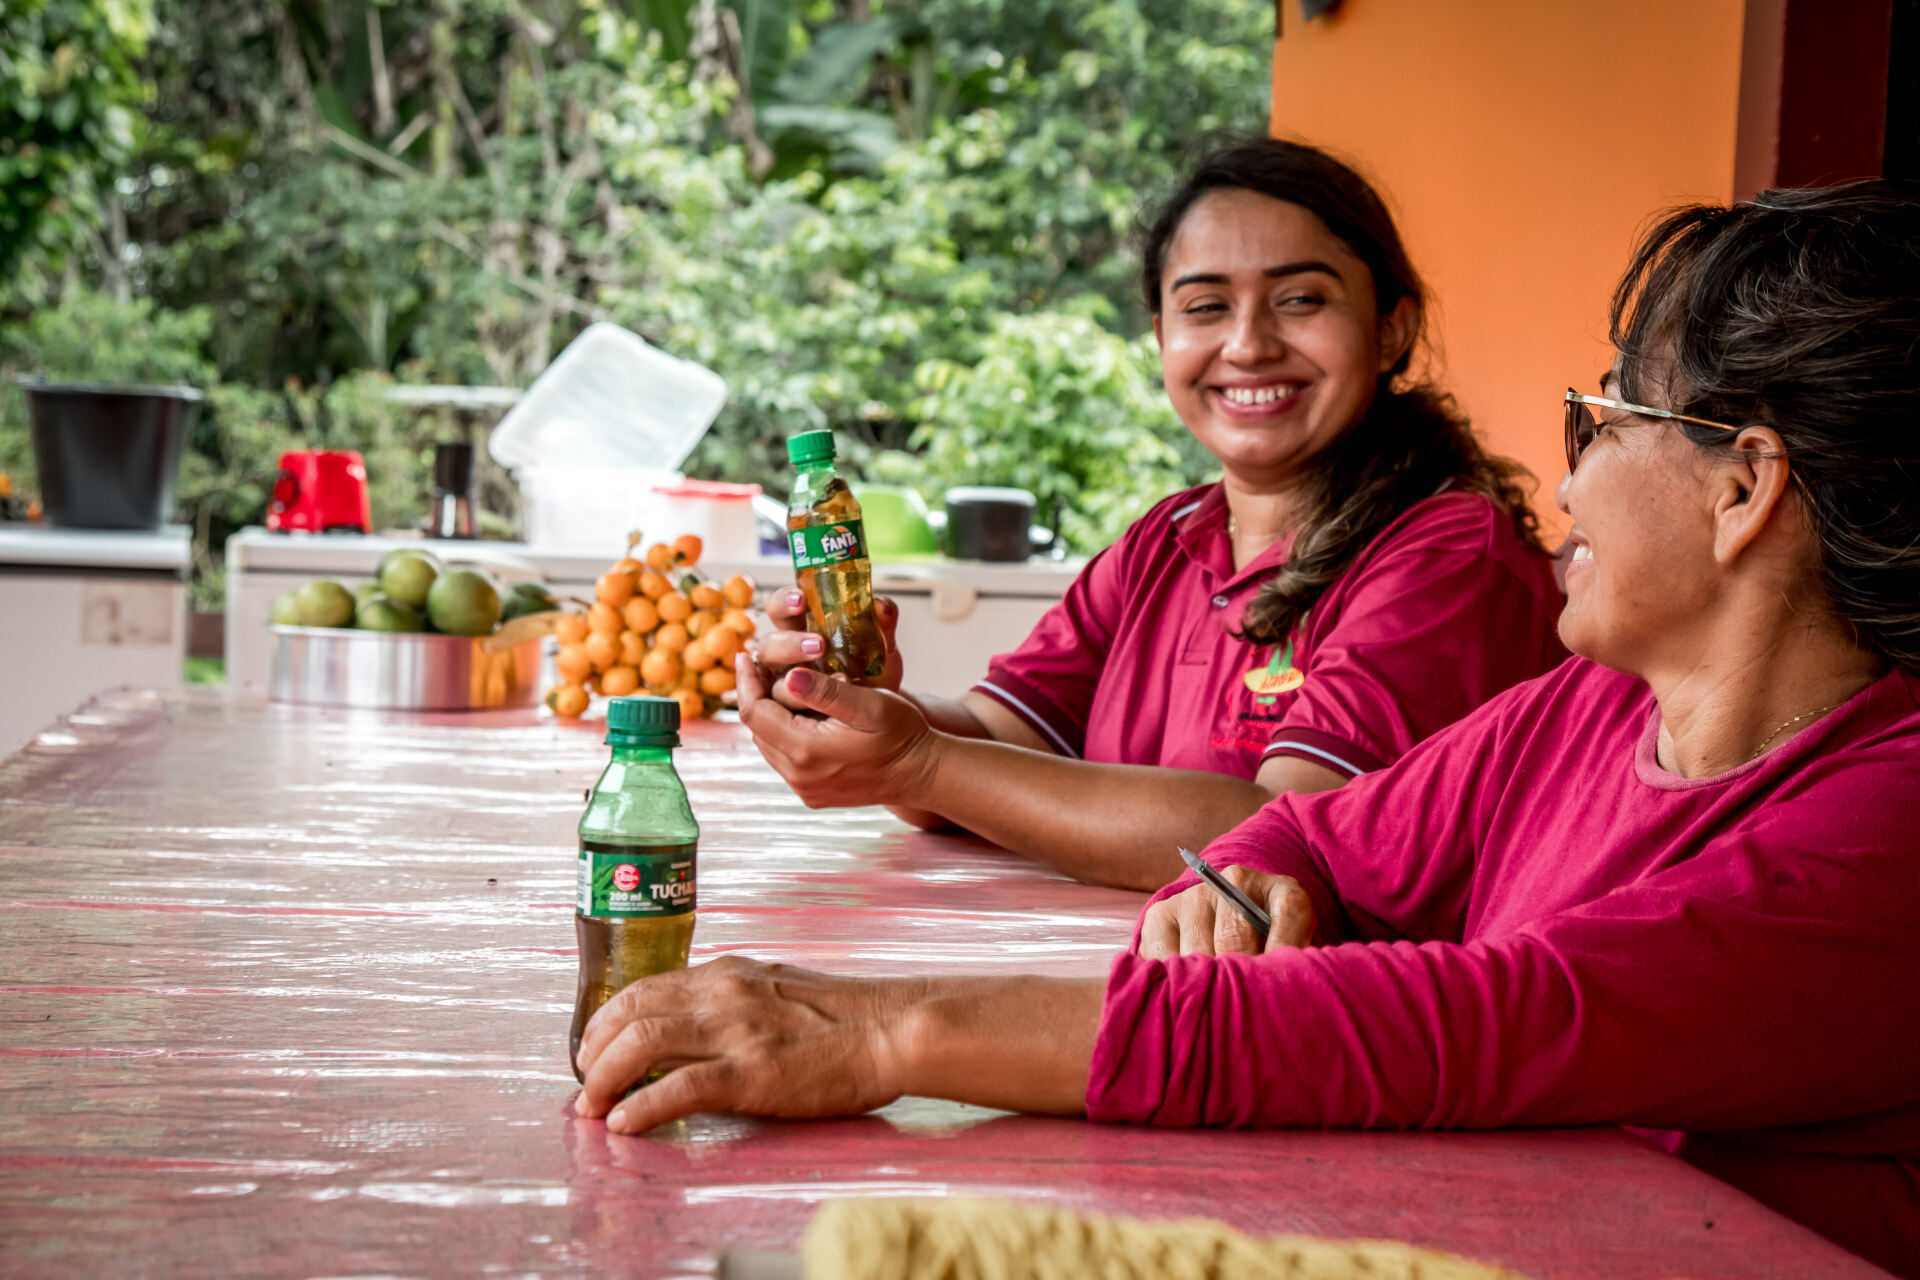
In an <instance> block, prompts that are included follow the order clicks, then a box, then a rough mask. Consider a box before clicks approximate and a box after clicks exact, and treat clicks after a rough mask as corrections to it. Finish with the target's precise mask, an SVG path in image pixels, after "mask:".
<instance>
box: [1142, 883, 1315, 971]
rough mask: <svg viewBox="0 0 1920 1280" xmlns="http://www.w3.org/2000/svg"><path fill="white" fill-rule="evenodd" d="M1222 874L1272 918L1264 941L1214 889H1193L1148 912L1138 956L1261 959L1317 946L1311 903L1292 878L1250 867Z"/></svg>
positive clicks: (1167, 900)
mask: <svg viewBox="0 0 1920 1280" xmlns="http://www.w3.org/2000/svg"><path fill="white" fill-rule="evenodd" d="M1220 874H1221V875H1222V876H1224V877H1226V879H1227V880H1228V882H1229V883H1231V884H1233V885H1234V886H1235V887H1236V888H1238V889H1240V890H1242V891H1244V892H1245V893H1246V895H1247V896H1248V897H1249V898H1252V899H1253V900H1254V901H1255V902H1258V903H1260V904H1261V905H1262V906H1264V907H1265V908H1266V909H1267V914H1268V915H1269V916H1271V917H1272V918H1273V928H1272V930H1271V931H1269V932H1268V934H1267V936H1266V937H1265V938H1257V937H1255V936H1254V932H1253V927H1252V926H1251V925H1249V924H1248V923H1247V922H1246V921H1245V920H1244V919H1242V918H1241V915H1240V913H1239V912H1238V911H1235V910H1234V909H1233V906H1232V904H1230V903H1229V902H1228V901H1227V900H1226V899H1225V898H1223V897H1221V896H1220V894H1219V893H1218V891H1216V890H1215V889H1214V888H1213V887H1212V886H1211V885H1208V884H1195V885H1193V886H1191V887H1190V888H1188V889H1186V890H1184V891H1183V892H1181V893H1176V894H1174V895H1173V896H1172V897H1170V898H1162V899H1161V900H1160V901H1158V902H1156V903H1154V904H1153V905H1152V906H1151V907H1148V908H1147V914H1146V918H1145V919H1144V920H1142V921H1141V922H1140V954H1141V955H1142V956H1145V957H1146V958H1147V959H1149V960H1164V959H1166V958H1167V957H1168V956H1193V955H1199V956H1224V955H1235V954H1238V955H1249V956H1257V955H1259V954H1261V953H1262V952H1265V951H1273V950H1276V949H1278V948H1280V947H1310V946H1312V945H1313V944H1314V942H1315V941H1316V936H1317V929H1318V926H1317V922H1316V921H1315V919H1314V914H1313V900H1312V899H1311V898H1309V897H1307V891H1306V890H1305V889H1302V888H1301V887H1300V882H1299V881H1298V880H1295V879H1294V878H1293V877H1292V876H1276V875H1268V874H1267V873H1266V872H1264V871H1252V870H1249V869H1248V868H1246V867H1238V866H1230V867H1225V868H1222V870H1221V872H1220Z"/></svg>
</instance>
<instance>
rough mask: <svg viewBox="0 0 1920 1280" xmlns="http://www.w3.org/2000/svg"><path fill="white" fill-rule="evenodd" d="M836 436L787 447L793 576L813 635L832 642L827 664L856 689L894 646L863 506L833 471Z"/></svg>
mask: <svg viewBox="0 0 1920 1280" xmlns="http://www.w3.org/2000/svg"><path fill="white" fill-rule="evenodd" d="M833 454H834V449H833V432H831V431H803V432H801V433H800V434H799V435H797V436H794V437H792V438H791V439H789V440H788V441H787V457H788V458H790V459H792V461H793V465H794V466H795V467H796V468H797V469H798V470H799V474H798V475H797V476H795V477H794V480H793V496H792V497H790V498H788V499H787V540H788V541H789V542H790V543H791V544H792V546H793V576H794V579H795V581H796V582H797V584H798V585H799V587H800V590H801V591H802V592H804V593H805V595H806V597H807V630H809V631H811V632H813V633H814V634H816V635H818V636H820V637H822V638H823V639H825V640H826V642H827V652H826V655H825V656H824V657H823V658H822V659H821V662H820V665H821V666H822V667H824V668H825V669H826V670H828V671H837V672H839V673H840V674H841V675H844V676H845V677H846V678H847V679H849V680H851V681H853V682H854V683H855V684H861V683H864V682H866V681H869V680H873V679H875V678H876V677H878V676H879V675H880V673H881V672H882V671H883V670H884V669H885V668H886V665H887V640H886V637H885V636H884V635H882V634H881V631H880V621H879V619H878V618H876V617H875V616H874V612H873V566H872V565H871V564H870V563H868V560H867V535H866V533H865V531H864V530H862V529H861V527H860V503H859V501H858V500H857V499H856V498H855V497H854V496H853V491H852V490H851V489H849V488H847V482H846V481H845V480H842V479H841V478H840V477H839V476H837V475H835V474H834V471H833Z"/></svg>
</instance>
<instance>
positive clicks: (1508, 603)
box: [974, 484, 1566, 778]
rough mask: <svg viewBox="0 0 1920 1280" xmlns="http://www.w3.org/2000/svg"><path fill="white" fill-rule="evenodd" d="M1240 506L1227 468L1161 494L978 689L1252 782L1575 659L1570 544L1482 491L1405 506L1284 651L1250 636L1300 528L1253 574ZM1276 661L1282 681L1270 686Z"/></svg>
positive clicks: (1384, 749)
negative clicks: (1269, 765)
mask: <svg viewBox="0 0 1920 1280" xmlns="http://www.w3.org/2000/svg"><path fill="white" fill-rule="evenodd" d="M1227 514H1228V513H1227V504H1226V497H1225V494H1224V492H1223V490H1222V488H1221V486H1220V485H1218V484H1211V485H1204V486H1202V487H1200V488H1198V489H1190V490H1188V491H1187V492H1185V493H1180V494H1176V495H1174V496H1173V497H1171V498H1168V499H1167V500H1166V501H1164V502H1162V503H1160V504H1159V505H1158V506H1156V507H1154V508H1153V510H1151V511H1149V512H1148V513H1147V514H1146V515H1145V516H1143V517H1141V519H1139V520H1138V521H1136V522H1135V523H1134V525H1133V526H1132V527H1131V528H1129V529H1128V530H1127V532H1126V533H1125V534H1124V535H1122V537H1121V538H1120V541H1118V542H1116V543H1115V544H1114V545H1113V546H1111V547H1109V548H1107V549H1106V550H1105V551H1103V552H1101V553H1100V554H1099V555H1097V556H1095V557H1094V558H1093V560H1092V561H1091V562H1090V563H1089V564H1088V565H1087V567H1086V569H1085V571H1084V572H1082V573H1081V574H1080V576H1079V578H1078V579H1077V580H1075V582H1074V584H1073V586H1072V587H1071V588H1069V589H1068V591H1067V595H1066V597H1065V598H1064V599H1063V600H1062V601H1061V602H1060V603H1059V604H1058V605H1056V606H1054V607H1053V608H1052V609H1051V610H1049V611H1048V612H1047V614H1046V616H1045V617H1043V618H1041V620H1040V622H1039V624H1038V625H1036V626H1035V627H1034V629H1033V633H1032V634H1031V635H1029V636H1028V637H1027V640H1026V643H1024V644H1022V645H1021V646H1020V647H1019V648H1018V649H1016V650H1014V651H1013V652H1012V653H1009V654H1003V655H1001V656H1000V657H998V658H995V659H994V661H993V663H992V665H991V666H990V667H989V668H988V670H987V678H986V679H985V680H983V681H981V682H980V683H979V684H978V685H976V686H974V687H975V689H976V690H978V691H979V692H981V693H984V694H986V695H988V696H989V697H991V698H994V699H995V700H997V701H999V702H1001V703H1003V704H1004V705H1006V706H1007V707H1008V708H1010V709H1011V710H1012V711H1013V712H1014V713H1015V714H1017V715H1019V716H1020V717H1022V718H1023V719H1025V720H1026V721H1027V722H1028V723H1029V724H1031V725H1032V726H1033V727H1034V728H1035V729H1037V730H1038V731H1039V732H1040V734H1041V736H1042V737H1044V738H1046V740H1047V741H1048V742H1050V743H1052V744H1053V746H1054V749H1055V750H1057V751H1059V752H1061V753H1062V754H1064V755H1069V756H1074V757H1079V758H1083V759H1087V760H1097V761H1103V762H1108V763H1118V764H1151V765H1162V766H1165V767H1168V768H1176V769H1202V770H1206V771H1207V772H1210V773H1224V774H1232V775H1236V776H1239V777H1243V778H1251V777H1253V776H1254V774H1256V773H1257V772H1259V769H1260V764H1261V761H1262V760H1263V759H1265V758H1266V757H1268V756H1272V755H1292V756H1299V757H1302V758H1304V759H1308V760H1312V761H1314V762H1316V763H1319V764H1323V765H1328V766H1330V767H1332V768H1334V769H1337V770H1339V771H1340V772H1342V773H1347V774H1359V773H1365V772H1368V771H1369V770H1373V769H1378V768H1380V767H1381V766H1383V765H1385V764H1388V763H1390V762H1391V761H1394V760H1397V759H1398V758H1399V757H1400V756H1401V755H1403V754H1404V753H1405V752H1406V751H1407V749H1408V748H1410V747H1411V746H1413V744H1414V743H1416V742H1419V741H1420V740H1421V739H1423V738H1425V737H1427V736H1428V735H1429V734H1431V733H1433V732H1435V731H1436V730H1438V729H1440V728H1442V727H1443V726H1445V725H1449V724H1451V723H1453V722H1454V721H1455V720H1458V719H1459V718H1460V717H1462V716H1464V715H1466V714H1467V713H1468V712H1469V711H1472V710H1473V709H1474V708H1475V707H1477V706H1479V705H1480V704H1481V703H1483V702H1485V701H1486V700H1487V699H1488V698H1491V697H1492V696H1493V695H1494V694H1496V693H1498V692H1500V691H1501V690H1502V689H1505V688H1507V687H1508V686H1510V685H1513V684H1517V683H1519V682H1520V681H1522V680H1529V679H1532V678H1533V677H1534V676H1537V675H1539V674H1541V673H1542V672H1544V671H1548V670H1551V669H1552V668H1553V667H1554V666H1555V665H1556V664H1557V663H1559V662H1560V661H1561V660H1562V659H1564V658H1565V657H1566V650H1565V649H1563V648H1562V647H1561V645H1560V641H1559V638H1558V636H1556V635H1555V634H1554V624H1555V622H1556V621H1557V620H1558V619H1559V616H1560V606H1561V604H1562V601H1563V597H1562V596H1561V594H1560V590H1559V588H1558V586H1557V585H1556V584H1555V582H1554V577H1553V562H1552V560H1551V559H1550V558H1549V557H1547V556H1544V555H1542V554H1540V553H1539V552H1537V551H1534V550H1533V549H1531V548H1530V547H1528V546H1527V544H1526V543H1525V542H1524V541H1522V540H1521V538H1520V536H1519V534H1518V533H1517V532H1515V530H1514V527H1513V522H1512V520H1511V519H1509V518H1508V516H1507V515H1506V513H1505V512H1503V511H1501V510H1500V509H1499V508H1497V507H1495V506H1494V505H1493V503H1491V502H1489V501H1488V500H1487V499H1485V498H1483V497H1480V496H1479V495H1477V494H1470V493H1446V492H1442V493H1439V494H1437V495H1435V496H1434V497H1431V498H1428V499H1426V500H1425V501H1423V502H1419V503H1416V504H1415V505H1414V506H1412V507H1411V508H1409V509H1408V510H1407V511H1405V512H1403V513H1402V514H1401V515H1400V517H1399V518H1398V519H1396V520H1395V521H1394V522H1393V523H1392V524H1391V525H1389V526H1387V528H1386V529H1384V530H1382V531H1381V533H1380V534H1379V535H1378V536H1376V537H1375V538H1374V539H1373V541H1372V542H1371V543H1370V544H1369V545H1368V546H1367V547H1366V548H1365V549H1364V550H1362V551H1361V553H1360V554H1359V555H1358V556H1357V557H1356V558H1355V559H1354V561H1353V563H1352V564H1350V565H1349V566H1348V567H1347V569H1346V570H1345V572H1343V573H1342V574H1341V575H1340V577H1339V578H1338V579H1337V580H1335V581H1334V583H1333V584H1332V585H1331V586H1329V587H1328V588H1327V590H1326V592H1325V593H1324V594H1322V595H1321V597H1320V599H1319V600H1318V601H1317V602H1316V603H1315V604H1314V606H1313V608H1312V609H1311V610H1309V611H1308V614H1307V617H1306V619H1305V620H1304V621H1303V622H1302V623H1301V624H1300V625H1299V626H1297V627H1295V628H1294V633H1293V635H1292V636H1291V637H1290V641H1289V643H1288V644H1285V645H1282V646H1280V647H1279V648H1280V652H1279V653H1276V652H1275V650H1274V648H1273V647H1270V646H1265V645H1253V644H1248V643H1247V642H1246V641H1244V640H1239V639H1236V638H1235V637H1234V635H1233V634H1232V633H1233V630H1234V629H1235V628H1237V627H1238V626H1239V624H1240V616H1241V612H1242V610H1243V609H1244V608H1245V607H1246V605H1247V604H1248V602H1249V601H1251V600H1252V599H1253V596H1254V594H1255V592H1256V591H1258V589H1259V587H1260V585H1261V584H1262V583H1263V582H1265V581H1267V580H1268V579H1269V578H1271V577H1272V576H1273V574H1274V573H1275V572H1276V571H1277V570H1278V569H1279V568H1280V566H1281V564H1282V563H1284V561H1285V559H1286V556H1287V552H1288V551H1289V549H1290V548H1291V545H1292V540H1291V539H1290V538H1289V539H1283V540H1282V541H1281V542H1279V543H1277V544H1276V545H1274V546H1273V547H1270V548H1269V549H1268V550H1267V551H1266V553H1265V554H1263V555H1261V556H1260V557H1259V558H1257V559H1255V560H1254V561H1253V562H1252V563H1250V564H1248V565H1247V566H1246V567H1245V568H1243V569H1241V570H1239V571H1237V572H1236V571H1235V570H1234V567H1233V547H1232V544H1231V542H1230V541H1229V539H1228V535H1227ZM1289 666H1290V667H1291V668H1292V669H1293V672H1294V673H1295V674H1292V675H1288V674H1287V673H1286V671H1285V668H1286V667H1289ZM1270 670H1272V671H1275V672H1276V674H1277V675H1279V676H1280V677H1281V678H1279V679H1277V680H1273V681H1269V682H1268V683H1269V684H1270V685H1278V686H1281V687H1279V688H1277V689H1260V690H1257V689H1255V688H1253V687H1252V685H1251V684H1250V682H1249V677H1250V676H1251V677H1253V679H1254V681H1256V682H1257V681H1258V680H1259V678H1260V677H1261V676H1264V675H1266V674H1267V673H1268V672H1269V671H1270Z"/></svg>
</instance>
